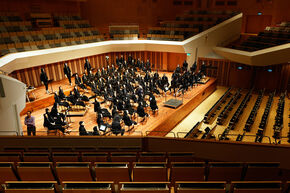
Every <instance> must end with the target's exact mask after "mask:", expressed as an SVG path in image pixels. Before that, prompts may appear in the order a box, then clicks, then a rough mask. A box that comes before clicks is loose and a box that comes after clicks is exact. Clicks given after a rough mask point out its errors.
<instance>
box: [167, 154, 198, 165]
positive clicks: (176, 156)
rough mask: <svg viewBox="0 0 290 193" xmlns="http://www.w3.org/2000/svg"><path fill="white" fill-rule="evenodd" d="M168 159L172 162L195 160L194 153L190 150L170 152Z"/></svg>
mask: <svg viewBox="0 0 290 193" xmlns="http://www.w3.org/2000/svg"><path fill="white" fill-rule="evenodd" d="M167 160H168V162H169V163H171V162H194V161H195V159H194V153H190V152H168V153H167Z"/></svg>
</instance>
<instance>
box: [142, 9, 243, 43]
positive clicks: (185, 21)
mask: <svg viewBox="0 0 290 193" xmlns="http://www.w3.org/2000/svg"><path fill="white" fill-rule="evenodd" d="M236 13H237V12H233V11H207V10H194V11H193V10H191V11H186V12H184V13H183V14H182V15H180V16H177V17H176V19H175V20H173V21H162V22H160V26H161V27H152V28H149V33H148V34H147V39H149V40H173V41H182V40H184V39H187V38H189V37H191V36H194V35H196V34H198V33H200V32H202V31H205V30H207V29H209V28H211V27H213V26H214V25H216V24H219V23H221V22H222V21H224V20H226V19H228V18H230V17H232V16H234V15H235V14H236Z"/></svg>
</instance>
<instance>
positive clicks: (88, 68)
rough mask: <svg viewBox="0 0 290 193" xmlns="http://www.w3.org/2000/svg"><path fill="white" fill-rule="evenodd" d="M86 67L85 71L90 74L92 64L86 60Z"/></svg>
mask: <svg viewBox="0 0 290 193" xmlns="http://www.w3.org/2000/svg"><path fill="white" fill-rule="evenodd" d="M84 67H85V70H86V71H87V73H88V72H89V71H90V70H91V68H92V67H91V64H90V62H89V61H87V60H86V62H85V65H84Z"/></svg>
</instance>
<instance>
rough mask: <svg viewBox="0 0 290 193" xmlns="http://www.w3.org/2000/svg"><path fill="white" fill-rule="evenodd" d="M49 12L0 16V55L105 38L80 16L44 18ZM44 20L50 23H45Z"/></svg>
mask: <svg viewBox="0 0 290 193" xmlns="http://www.w3.org/2000/svg"><path fill="white" fill-rule="evenodd" d="M46 15H47V16H46ZM48 15H49V14H44V15H43V14H40V15H39V14H32V15H31V20H27V21H23V20H22V19H21V17H19V16H17V17H16V16H14V17H16V18H14V17H11V18H10V17H8V16H2V17H0V18H1V19H0V56H3V55H5V54H8V53H14V52H24V51H31V50H38V49H47V48H55V47H62V46H71V45H77V44H84V43H92V42H98V41H103V40H104V37H103V35H100V32H99V30H98V29H97V28H94V27H91V25H90V24H89V22H88V21H86V20H82V19H81V18H80V17H79V16H58V15H56V16H55V17H53V19H52V18H46V17H48ZM49 16H51V15H49ZM9 19H10V20H9ZM44 20H45V21H44ZM46 20H51V21H53V23H52V24H47V23H46ZM36 21H39V22H38V23H36ZM42 21H43V23H41V22H42ZM45 23H46V24H45Z"/></svg>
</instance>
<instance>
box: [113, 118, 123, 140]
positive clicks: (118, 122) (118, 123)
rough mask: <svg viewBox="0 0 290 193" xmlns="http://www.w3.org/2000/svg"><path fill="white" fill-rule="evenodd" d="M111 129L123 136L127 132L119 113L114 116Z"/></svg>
mask: <svg viewBox="0 0 290 193" xmlns="http://www.w3.org/2000/svg"><path fill="white" fill-rule="evenodd" d="M111 131H112V133H113V134H115V135H116V136H117V135H118V134H121V136H123V135H124V133H125V129H122V126H121V117H120V116H119V115H118V114H116V115H115V116H114V118H113V122H112V128H111Z"/></svg>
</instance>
